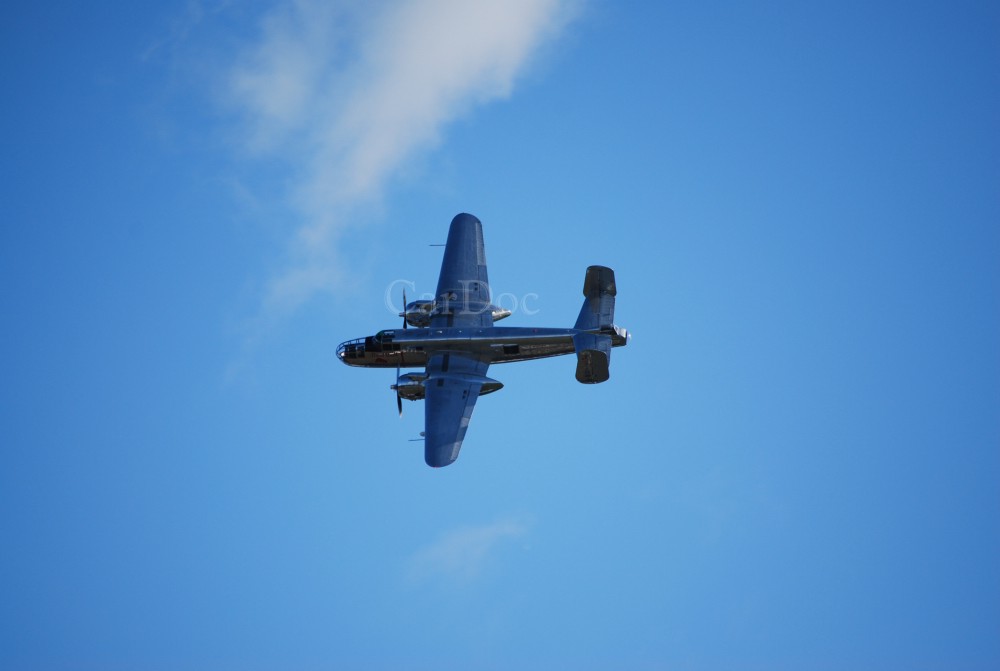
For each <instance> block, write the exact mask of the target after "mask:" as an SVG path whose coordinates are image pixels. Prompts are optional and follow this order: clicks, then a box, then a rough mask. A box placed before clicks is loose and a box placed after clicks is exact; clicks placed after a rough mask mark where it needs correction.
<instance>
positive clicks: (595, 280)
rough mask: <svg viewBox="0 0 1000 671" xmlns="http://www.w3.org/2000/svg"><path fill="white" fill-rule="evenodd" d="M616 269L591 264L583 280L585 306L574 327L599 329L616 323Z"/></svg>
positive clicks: (582, 329)
mask: <svg viewBox="0 0 1000 671" xmlns="http://www.w3.org/2000/svg"><path fill="white" fill-rule="evenodd" d="M617 293H618V290H617V289H616V288H615V271H613V270H611V268H607V267H605V266H590V267H589V268H587V276H586V278H585V279H584V280H583V295H584V296H585V299H584V301H583V307H582V308H580V316H579V317H577V319H576V326H574V327H573V328H575V329H579V330H581V331H598V330H600V329H602V328H606V327H610V326H613V325H614V321H615V295H616V294H617Z"/></svg>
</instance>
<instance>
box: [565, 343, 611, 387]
mask: <svg viewBox="0 0 1000 671" xmlns="http://www.w3.org/2000/svg"><path fill="white" fill-rule="evenodd" d="M573 346H574V347H575V348H576V379H577V380H579V381H580V382H583V383H584V384H595V383H597V382H604V381H606V380H607V379H608V378H609V377H611V370H610V368H611V336H606V335H598V334H596V333H579V334H577V335H575V336H573Z"/></svg>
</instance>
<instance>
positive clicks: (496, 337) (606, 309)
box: [337, 214, 630, 468]
mask: <svg viewBox="0 0 1000 671" xmlns="http://www.w3.org/2000/svg"><path fill="white" fill-rule="evenodd" d="M616 293H617V290H616V288H615V272H614V271H613V270H611V268H606V267H604V266H590V267H589V268H587V275H586V277H585V279H584V282H583V295H584V297H585V298H584V301H583V307H582V308H581V309H580V316H579V317H578V318H577V320H576V324H575V325H574V326H573V328H571V329H567V328H519V327H503V326H494V325H493V322H495V321H499V320H500V319H503V318H504V317H507V316H509V315H510V311H509V310H503V309H500V308H498V307H497V306H495V305H493V304H492V303H491V302H490V287H489V280H488V278H487V275H486V248H485V246H484V244H483V226H482V223H480V221H479V219H477V218H476V217H474V216H472V215H471V214H459V215H458V216H456V217H455V218H454V219H452V221H451V228H450V229H449V231H448V242H447V244H446V245H445V250H444V260H443V261H442V262H441V275H440V276H439V278H438V285H437V293H436V294H435V295H436V296H437V298H436V299H435V300H433V301H430V300H421V301H414V302H412V303H409V304H407V305H406V306H405V307H404V312H402V313H400V315H399V316H400V317H402V318H403V328H402V329H396V330H385V331H379V332H378V333H376V334H375V335H373V336H368V337H367V338H358V339H357V340H349V341H347V342H344V343H341V344H340V346H339V347H337V357H338V358H339V359H340V360H341V361H343V362H344V363H345V364H347V365H349V366H363V367H367V368H395V369H396V384H394V385H392V386H391V389H393V390H395V392H396V407H397V408H398V409H399V413H400V415H402V413H403V399H407V400H410V401H416V400H420V399H424V432H423V436H424V460H425V461H426V462H427V465H428V466H433V467H435V468H438V467H441V466H447V465H448V464H450V463H452V462H454V461H455V460H456V459H458V451H459V450H460V449H461V448H462V441H463V440H464V439H465V432H466V430H467V429H468V428H469V420H470V419H471V418H472V410H473V408H474V407H475V406H476V400H477V399H478V398H479V397H480V396H482V395H483V394H490V393H492V392H494V391H498V390H499V389H501V388H502V387H503V384H501V383H500V382H498V381H496V380H493V379H491V378H488V377H486V371H487V369H488V368H489V367H490V364H494V363H508V362H510V361H526V360H528V359H540V358H543V357H548V356H559V355H561V354H572V353H574V352H575V353H576V357H577V362H576V379H577V380H579V381H580V382H583V383H585V384H593V383H597V382H604V381H606V380H607V379H608V378H609V377H610V372H609V367H610V363H611V348H612V347H621V346H622V345H625V344H627V343H628V342H629V340H630V336H629V334H628V332H627V331H626V330H625V329H623V328H620V327H618V326H615V324H614V316H615V295H616ZM404 303H405V298H404ZM408 326H413V327H414V328H413V329H409V328H407V327H408ZM403 368H423V369H424V372H423V373H405V374H400V370H401V369H403Z"/></svg>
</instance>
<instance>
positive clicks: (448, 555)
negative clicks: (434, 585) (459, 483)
mask: <svg viewBox="0 0 1000 671" xmlns="http://www.w3.org/2000/svg"><path fill="white" fill-rule="evenodd" d="M527 531H528V526H527V524H525V523H524V522H522V521H519V520H514V519H506V520H499V521H497V522H494V523H492V524H487V525H484V526H478V527H462V528H459V529H455V530H454V531H450V532H448V533H446V534H444V535H442V536H441V537H440V538H439V539H438V540H437V541H435V542H434V543H432V544H430V545H428V546H427V547H424V548H422V549H420V550H419V551H418V552H417V553H416V554H415V555H414V556H413V557H412V558H411V559H410V562H409V576H410V578H411V579H412V580H414V581H421V580H426V579H429V578H433V577H442V578H446V579H448V580H454V581H457V582H468V581H470V580H472V579H474V578H476V577H477V576H478V575H479V574H480V573H481V572H482V570H483V567H484V566H485V565H486V563H487V561H488V560H489V557H490V555H491V554H492V553H494V552H495V551H496V549H497V547H498V546H500V545H501V544H502V543H503V542H504V541H508V540H510V539H513V538H517V537H519V536H522V535H524V534H525V533H527Z"/></svg>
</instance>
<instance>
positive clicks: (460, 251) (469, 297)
mask: <svg viewBox="0 0 1000 671" xmlns="http://www.w3.org/2000/svg"><path fill="white" fill-rule="evenodd" d="M436 300H437V304H438V308H437V310H436V312H435V314H434V315H433V316H432V317H431V323H430V325H431V327H437V328H449V327H452V326H455V327H461V326H469V327H478V326H493V312H492V308H491V307H490V284H489V278H488V277H487V275H486V247H485V245H484V244H483V225H482V224H481V223H480V222H479V219H476V218H475V217H474V216H472V215H471V214H459V215H457V216H456V217H455V218H454V219H452V220H451V228H449V229H448V243H447V244H446V245H445V249H444V260H443V261H441V274H440V276H438V286H437V296H436Z"/></svg>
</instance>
